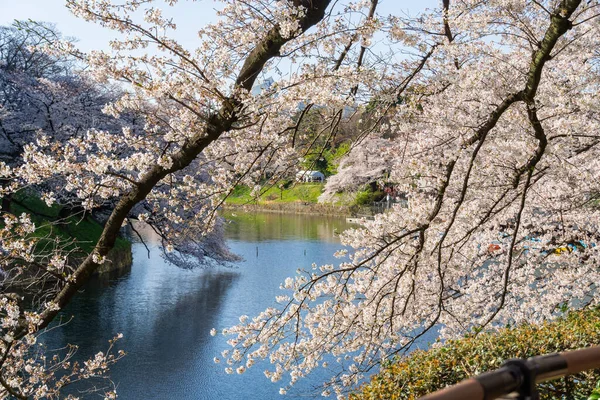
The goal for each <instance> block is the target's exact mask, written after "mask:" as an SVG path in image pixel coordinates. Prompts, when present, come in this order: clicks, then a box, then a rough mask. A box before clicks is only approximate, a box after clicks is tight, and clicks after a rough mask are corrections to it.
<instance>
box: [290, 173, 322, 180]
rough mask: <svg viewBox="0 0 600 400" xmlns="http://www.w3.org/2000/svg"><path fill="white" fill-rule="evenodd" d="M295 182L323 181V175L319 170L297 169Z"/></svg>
mask: <svg viewBox="0 0 600 400" xmlns="http://www.w3.org/2000/svg"><path fill="white" fill-rule="evenodd" d="M296 181H297V182H324V181H325V175H323V173H322V172H320V171H298V173H297V174H296Z"/></svg>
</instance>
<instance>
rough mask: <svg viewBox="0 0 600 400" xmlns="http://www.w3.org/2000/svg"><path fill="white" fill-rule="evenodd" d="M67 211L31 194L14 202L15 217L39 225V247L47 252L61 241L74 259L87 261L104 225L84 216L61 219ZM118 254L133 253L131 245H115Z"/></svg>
mask: <svg viewBox="0 0 600 400" xmlns="http://www.w3.org/2000/svg"><path fill="white" fill-rule="evenodd" d="M61 210H63V207H62V206H60V205H57V204H54V205H53V206H51V207H48V206H47V205H46V203H44V202H43V201H42V200H40V199H39V198H38V197H36V196H35V195H33V194H31V193H26V192H19V193H17V194H15V195H14V196H13V198H12V201H11V212H12V213H13V214H15V215H21V214H22V213H27V214H29V215H30V218H31V220H32V221H33V222H34V223H35V226H36V231H35V232H34V233H33V234H32V236H33V237H35V238H36V239H37V240H38V247H39V248H43V247H42V246H45V245H47V244H49V243H56V241H57V240H58V241H59V242H60V243H62V244H64V246H65V250H67V251H72V255H73V256H74V257H85V256H86V255H87V254H89V253H90V252H91V251H92V250H93V249H94V246H95V244H96V242H97V240H98V238H99V237H100V234H101V233H102V229H103V227H102V225H101V224H100V223H99V222H97V221H96V220H94V219H93V218H91V217H90V216H89V215H86V216H82V215H81V214H75V215H70V216H66V217H61ZM115 249H117V250H129V249H131V243H130V242H129V241H128V240H126V239H123V238H121V237H119V238H117V241H116V243H115Z"/></svg>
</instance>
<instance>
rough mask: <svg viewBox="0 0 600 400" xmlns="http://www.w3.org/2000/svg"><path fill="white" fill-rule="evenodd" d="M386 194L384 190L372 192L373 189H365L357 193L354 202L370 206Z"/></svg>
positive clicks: (358, 204)
mask: <svg viewBox="0 0 600 400" xmlns="http://www.w3.org/2000/svg"><path fill="white" fill-rule="evenodd" d="M384 195H385V194H384V193H383V192H382V191H379V190H378V191H375V192H372V191H371V190H369V189H367V190H363V191H360V192H358V193H356V197H355V198H354V203H355V204H356V205H357V206H370V205H371V204H373V202H375V201H379V200H381V199H382V198H383V196H384Z"/></svg>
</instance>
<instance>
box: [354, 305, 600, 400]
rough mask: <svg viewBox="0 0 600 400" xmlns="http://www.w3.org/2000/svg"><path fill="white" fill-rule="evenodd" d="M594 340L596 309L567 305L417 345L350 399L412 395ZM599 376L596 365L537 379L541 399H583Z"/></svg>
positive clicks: (597, 341) (599, 315)
mask: <svg viewBox="0 0 600 400" xmlns="http://www.w3.org/2000/svg"><path fill="white" fill-rule="evenodd" d="M592 345H600V309H599V308H590V309H586V310H581V311H571V312H570V313H569V314H568V315H567V316H565V317H563V318H560V319H558V320H556V321H553V322H546V323H544V324H542V325H523V326H519V327H516V328H505V329H502V330H500V331H498V332H496V333H480V334H479V335H468V336H466V337H465V338H462V339H457V340H451V341H448V342H446V343H445V344H444V345H443V346H442V347H436V348H432V349H429V350H417V351H414V352H412V353H411V354H410V355H408V356H405V357H402V358H399V359H397V360H395V361H393V362H391V363H389V364H388V365H386V366H384V367H383V368H382V370H381V372H380V373H378V374H377V375H375V376H373V377H372V378H371V381H370V383H368V384H365V385H363V386H362V387H361V388H360V389H359V392H357V393H354V394H352V395H350V399H352V400H358V399H364V400H368V399H390V400H397V399H415V398H419V397H421V396H423V395H425V394H427V393H431V392H434V391H436V390H439V389H442V388H444V387H446V386H449V385H454V384H456V383H458V382H460V381H461V380H463V379H467V378H469V377H472V376H475V375H478V374H480V373H482V372H485V371H489V370H493V369H496V368H498V367H499V366H500V364H502V363H503V362H504V361H505V360H508V359H510V358H528V357H532V356H536V355H543V354H549V353H555V352H559V351H564V350H573V349H578V348H583V347H589V346H592ZM599 380H600V370H594V371H586V372H583V373H581V374H577V375H574V376H571V377H567V378H562V379H558V380H554V381H549V382H544V383H541V384H539V385H538V389H539V391H540V398H541V399H560V398H565V399H566V398H568V399H585V398H587V397H588V396H589V395H590V393H592V391H593V390H594V388H595V385H596V383H597V382H598V381H599Z"/></svg>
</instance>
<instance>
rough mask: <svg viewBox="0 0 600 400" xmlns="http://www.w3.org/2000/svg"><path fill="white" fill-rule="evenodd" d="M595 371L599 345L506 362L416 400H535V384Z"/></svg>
mask: <svg viewBox="0 0 600 400" xmlns="http://www.w3.org/2000/svg"><path fill="white" fill-rule="evenodd" d="M596 368H600V346H597V347H589V348H586V349H581V350H575V351H565V352H561V353H554V354H548V355H544V356H536V357H531V358H529V359H527V360H523V359H514V360H508V361H506V362H505V363H504V364H503V365H502V366H501V367H500V368H499V369H497V370H495V371H490V372H486V373H484V374H481V375H478V376H476V377H474V378H471V379H467V380H465V381H462V382H460V383H458V384H456V385H454V386H450V387H447V388H445V389H442V390H439V391H437V392H435V393H431V394H428V395H427V396H425V397H421V399H420V400H480V399H481V400H491V399H497V398H500V397H502V396H506V395H511V394H512V396H511V398H512V399H520V400H537V399H538V398H539V395H538V392H537V389H536V384H537V383H539V382H544V381H549V380H552V379H556V378H560V377H563V376H567V375H572V374H576V373H578V372H582V371H586V370H588V369H596Z"/></svg>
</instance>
